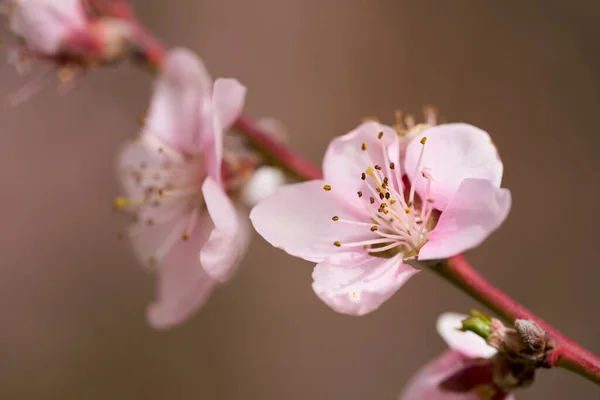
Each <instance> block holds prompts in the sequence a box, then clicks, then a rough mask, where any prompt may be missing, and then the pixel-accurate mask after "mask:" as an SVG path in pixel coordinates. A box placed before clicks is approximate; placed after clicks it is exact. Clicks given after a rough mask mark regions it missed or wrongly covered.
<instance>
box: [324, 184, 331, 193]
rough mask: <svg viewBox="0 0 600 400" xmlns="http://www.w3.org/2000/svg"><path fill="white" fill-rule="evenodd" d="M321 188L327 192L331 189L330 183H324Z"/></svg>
mask: <svg viewBox="0 0 600 400" xmlns="http://www.w3.org/2000/svg"><path fill="white" fill-rule="evenodd" d="M323 189H324V190H325V191H326V192H329V191H330V190H331V185H325V186H323Z"/></svg>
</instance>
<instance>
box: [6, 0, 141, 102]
mask: <svg viewBox="0 0 600 400" xmlns="http://www.w3.org/2000/svg"><path fill="white" fill-rule="evenodd" d="M0 6H1V8H0V11H1V12H3V13H4V14H5V15H6V16H7V17H8V20H9V26H10V29H11V31H12V33H13V34H14V35H15V36H16V37H17V38H18V39H19V43H18V45H17V46H13V47H12V48H11V50H10V52H9V61H10V62H11V63H13V64H15V66H16V67H17V71H18V72H19V73H25V72H28V71H29V70H30V69H31V67H32V64H33V62H34V61H42V64H44V66H43V68H42V70H41V71H40V73H38V74H37V75H36V76H35V77H34V78H33V79H32V81H30V82H29V83H28V84H27V85H25V86H24V87H22V88H21V89H20V90H19V91H18V92H17V93H14V94H13V95H11V96H9V97H8V99H7V100H8V101H9V103H10V104H12V105H16V104H18V103H21V102H23V101H25V100H27V99H28V98H30V97H31V96H32V95H33V94H35V93H37V92H38V91H39V90H40V89H41V88H43V87H44V86H45V85H46V84H47V83H48V82H50V78H51V77H52V75H53V74H58V77H59V78H60V80H61V82H62V83H68V82H71V81H73V79H74V78H75V77H76V76H77V75H78V74H81V73H82V72H83V71H84V70H85V69H86V68H87V67H89V66H91V65H97V64H105V63H114V62H116V61H118V60H120V59H122V58H123V57H124V55H125V53H126V51H127V49H128V45H127V44H128V41H129V37H130V35H131V32H132V31H131V27H130V25H129V23H128V22H127V21H122V20H118V19H115V18H90V16H88V15H87V13H86V10H85V8H84V6H83V0H0Z"/></svg>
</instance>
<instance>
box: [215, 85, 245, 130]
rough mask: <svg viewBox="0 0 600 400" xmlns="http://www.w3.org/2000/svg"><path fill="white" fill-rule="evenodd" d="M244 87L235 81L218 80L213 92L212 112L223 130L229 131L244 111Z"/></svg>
mask: <svg viewBox="0 0 600 400" xmlns="http://www.w3.org/2000/svg"><path fill="white" fill-rule="evenodd" d="M245 99H246V87H245V86H244V85H242V84H241V83H239V82H238V81H237V80H236V79H227V78H219V79H217V80H216V81H215V87H214V91H213V110H214V112H215V113H216V115H217V116H218V118H219V122H220V125H221V127H223V129H229V128H231V126H232V125H233V123H234V122H235V121H236V120H237V119H238V118H239V117H240V115H241V114H242V110H243V109H244V100H245Z"/></svg>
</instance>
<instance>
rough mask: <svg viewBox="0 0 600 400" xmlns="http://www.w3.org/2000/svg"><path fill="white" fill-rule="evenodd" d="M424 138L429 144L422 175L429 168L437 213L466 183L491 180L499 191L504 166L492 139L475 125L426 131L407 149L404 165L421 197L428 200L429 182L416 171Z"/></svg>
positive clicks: (459, 125)
mask: <svg viewBox="0 0 600 400" xmlns="http://www.w3.org/2000/svg"><path fill="white" fill-rule="evenodd" d="M423 137H427V143H426V144H425V148H424V154H423V161H422V164H421V166H420V168H419V173H420V172H421V171H422V170H423V168H426V169H428V172H429V174H430V175H431V176H432V177H433V181H432V184H431V192H430V194H429V197H430V198H432V199H433V201H434V206H435V208H437V209H438V210H444V209H445V208H446V206H447V205H448V203H449V202H450V199H451V198H452V196H454V194H455V193H456V191H457V190H458V186H459V185H460V183H461V182H462V180H463V179H466V178H482V179H489V180H490V181H491V182H492V183H493V184H494V186H496V187H500V182H501V180H502V171H503V166H502V161H500V158H499V157H498V152H497V151H496V147H495V146H494V144H493V143H492V140H491V139H490V136H489V135H488V134H487V133H486V132H484V131H482V130H481V129H479V128H476V127H474V126H472V125H468V124H446V125H439V126H434V127H432V128H429V129H425V130H424V131H423V132H422V133H421V134H419V135H417V136H416V137H415V138H414V139H413V140H412V141H411V142H410V143H409V145H408V148H407V149H406V160H405V163H404V165H405V168H406V171H407V173H408V176H409V178H410V179H411V181H412V180H414V181H415V182H412V184H414V185H415V189H416V191H417V193H418V194H419V195H420V196H421V197H424V196H425V190H426V180H425V179H424V178H422V177H421V176H420V175H419V173H418V174H416V175H415V171H416V169H417V164H418V160H419V155H420V153H421V149H422V148H423V145H422V144H421V142H420V141H421V139H422V138H423ZM415 176H416V177H415ZM413 178H415V179H413Z"/></svg>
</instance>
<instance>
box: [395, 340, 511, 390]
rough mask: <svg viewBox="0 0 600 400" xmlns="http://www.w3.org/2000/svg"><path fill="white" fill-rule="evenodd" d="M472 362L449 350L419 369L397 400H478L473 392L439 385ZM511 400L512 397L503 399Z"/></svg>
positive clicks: (462, 355)
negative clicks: (451, 389) (455, 390)
mask: <svg viewBox="0 0 600 400" xmlns="http://www.w3.org/2000/svg"><path fill="white" fill-rule="evenodd" d="M472 363H473V360H472V359H470V358H468V357H466V356H465V355H464V354H462V353H460V352H458V351H453V350H449V351H446V352H445V353H443V354H442V355H441V356H439V357H438V358H436V359H435V360H433V361H431V362H430V363H429V364H427V365H426V366H425V367H423V368H421V369H420V370H419V371H418V372H417V373H416V374H415V375H414V376H413V377H412V378H411V379H410V380H409V381H408V383H407V384H406V387H405V388H404V390H403V391H402V393H401V394H400V396H398V400H478V399H479V395H478V394H477V393H474V392H464V393H460V392H451V391H448V390H444V389H443V388H442V387H441V384H442V383H443V382H444V381H445V380H446V379H448V378H450V377H452V376H453V375H454V374H457V373H460V371H461V370H463V369H465V368H467V367H469V366H470V365H471V364H472ZM509 399H512V396H511V397H509V398H507V399H505V400H509Z"/></svg>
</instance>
